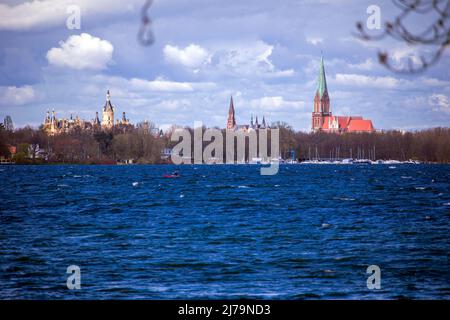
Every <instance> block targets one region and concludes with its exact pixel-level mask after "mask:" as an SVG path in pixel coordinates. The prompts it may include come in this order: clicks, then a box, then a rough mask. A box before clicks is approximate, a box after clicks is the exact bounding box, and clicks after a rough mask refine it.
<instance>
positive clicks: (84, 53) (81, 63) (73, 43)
mask: <svg viewBox="0 0 450 320" xmlns="http://www.w3.org/2000/svg"><path fill="white" fill-rule="evenodd" d="M59 45H60V47H59V48H52V49H50V50H49V51H48V52H47V60H48V62H49V63H50V64H52V65H55V66H59V67H69V68H72V69H77V70H83V69H90V70H102V69H106V67H107V65H108V64H109V63H111V60H112V53H113V51H114V47H113V45H112V44H111V43H110V42H109V41H106V40H102V39H100V38H97V37H93V36H91V35H90V34H88V33H82V34H81V35H73V36H70V37H69V38H68V39H67V40H66V41H65V42H64V41H61V42H60V44H59Z"/></svg>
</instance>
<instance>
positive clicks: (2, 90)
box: [0, 86, 36, 106]
mask: <svg viewBox="0 0 450 320" xmlns="http://www.w3.org/2000/svg"><path fill="white" fill-rule="evenodd" d="M35 97H36V93H35V91H34V89H33V87H31V86H23V87H15V86H10V87H0V104H2V105H4V106H11V105H13V106H20V105H24V104H27V103H29V102H31V101H33V100H34V99H35Z"/></svg>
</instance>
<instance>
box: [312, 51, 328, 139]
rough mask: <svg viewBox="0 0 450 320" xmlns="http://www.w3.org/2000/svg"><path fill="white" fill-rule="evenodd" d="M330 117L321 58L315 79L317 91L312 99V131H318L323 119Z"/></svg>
mask: <svg viewBox="0 0 450 320" xmlns="http://www.w3.org/2000/svg"><path fill="white" fill-rule="evenodd" d="M327 116H331V112H330V97H329V96H328V88H327V79H326V76H325V66H324V63H323V57H322V58H321V60H320V68H319V76H318V78H317V91H316V96H315V97H314V112H313V113H312V130H313V131H319V130H321V128H322V125H323V123H324V118H325V117H327Z"/></svg>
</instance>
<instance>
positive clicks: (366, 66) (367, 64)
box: [349, 58, 374, 71]
mask: <svg viewBox="0 0 450 320" xmlns="http://www.w3.org/2000/svg"><path fill="white" fill-rule="evenodd" d="M373 66H374V63H373V60H372V59H370V58H369V59H366V61H364V62H362V63H356V64H349V67H350V68H353V69H357V70H364V71H369V70H372V68H373Z"/></svg>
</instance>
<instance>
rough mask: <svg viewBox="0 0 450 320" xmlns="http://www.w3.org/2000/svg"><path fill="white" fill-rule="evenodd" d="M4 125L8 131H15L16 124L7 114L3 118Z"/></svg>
mask: <svg viewBox="0 0 450 320" xmlns="http://www.w3.org/2000/svg"><path fill="white" fill-rule="evenodd" d="M3 127H4V128H5V130H6V131H14V125H13V122H12V119H11V117H10V116H6V117H5V119H4V120H3Z"/></svg>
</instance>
